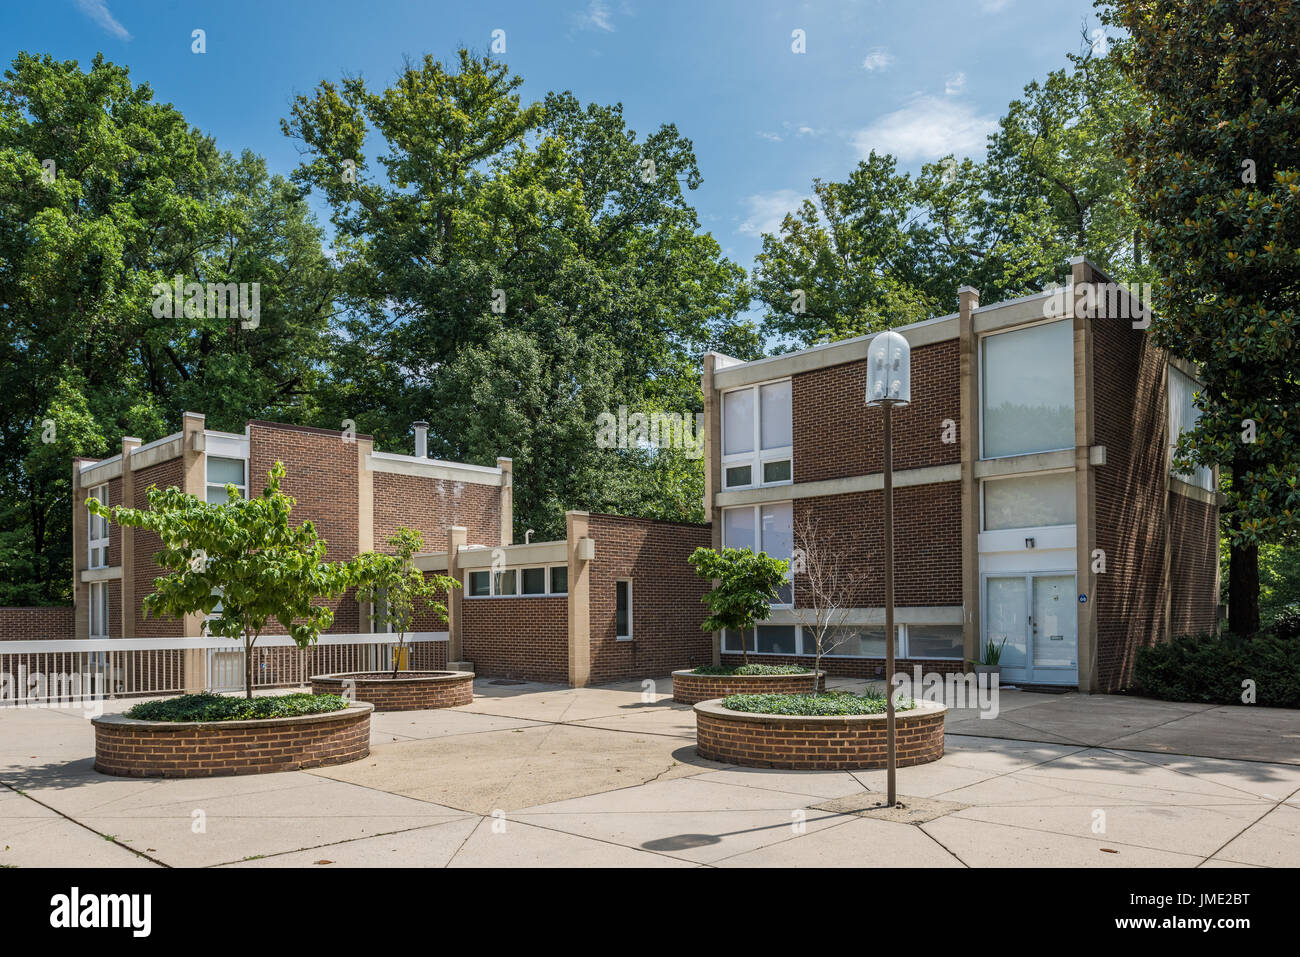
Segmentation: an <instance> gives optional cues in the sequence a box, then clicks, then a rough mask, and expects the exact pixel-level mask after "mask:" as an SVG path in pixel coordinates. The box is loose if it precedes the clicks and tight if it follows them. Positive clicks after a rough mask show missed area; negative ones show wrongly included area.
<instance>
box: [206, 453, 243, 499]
mask: <svg viewBox="0 0 1300 957" xmlns="http://www.w3.org/2000/svg"><path fill="white" fill-rule="evenodd" d="M227 485H233V486H235V487H236V488H237V489H238V490H239V494H240V496H241V497H242V498H247V497H248V488H247V485H246V483H245V481H244V460H243V459H227V458H221V457H219V456H215V455H209V456H208V482H207V487H208V495H207V500H208V504H210V505H224V504H225V503H226V502H228V501H229V500H230V498H229V496H228V495H227V494H226V486H227Z"/></svg>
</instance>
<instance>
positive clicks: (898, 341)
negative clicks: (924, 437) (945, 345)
mask: <svg viewBox="0 0 1300 957" xmlns="http://www.w3.org/2000/svg"><path fill="white" fill-rule="evenodd" d="M911 361H912V360H911V349H910V347H909V346H908V344H907V340H906V339H904V338H903V337H902V336H901V335H899V334H898V333H897V332H882V333H880V334H879V335H877V336H876V337H875V338H874V339H872V340H871V345H870V346H869V347H868V351H867V405H868V406H879V407H880V410H881V412H882V414H883V416H884V435H883V440H884V470H885V735H886V754H885V760H886V762H887V764H886V771H885V780H886V790H887V792H888V793H887V797H888V801H887V806H888V807H893V806H894V804H895V803H896V802H897V791H896V788H895V778H896V776H897V773H896V771H897V767H896V766H897V763H898V735H897V728H896V726H895V721H894V423H893V416H892V413H893V409H894V406H896V405H899V406H902V405H907V404H908V403H910V402H911V401H912V367H911Z"/></svg>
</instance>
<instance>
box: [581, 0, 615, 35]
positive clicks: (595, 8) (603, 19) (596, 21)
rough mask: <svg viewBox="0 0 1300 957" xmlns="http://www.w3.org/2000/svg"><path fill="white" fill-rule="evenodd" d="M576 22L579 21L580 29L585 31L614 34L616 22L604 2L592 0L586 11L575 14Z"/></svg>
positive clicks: (602, 0)
mask: <svg viewBox="0 0 1300 957" xmlns="http://www.w3.org/2000/svg"><path fill="white" fill-rule="evenodd" d="M574 20H575V21H577V24H578V27H579V28H580V29H583V30H604V31H605V32H606V33H613V32H614V20H613V18H612V17H611V16H610V12H609V5H608V4H606V3H605V2H604V0H591V2H590V3H588V4H587V9H586V10H584V11H583V12H582V13H578V14H574Z"/></svg>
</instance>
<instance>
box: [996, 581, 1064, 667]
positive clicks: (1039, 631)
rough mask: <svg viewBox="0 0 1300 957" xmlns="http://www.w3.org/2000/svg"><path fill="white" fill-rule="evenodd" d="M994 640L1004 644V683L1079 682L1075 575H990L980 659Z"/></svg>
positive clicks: (1001, 662)
mask: <svg viewBox="0 0 1300 957" xmlns="http://www.w3.org/2000/svg"><path fill="white" fill-rule="evenodd" d="M990 639H992V641H993V643H994V644H997V645H1002V658H1001V660H1000V662H999V663H1000V664H1001V665H1002V680H1003V681H1004V682H1007V683H1015V682H1022V683H1025V684H1068V685H1072V684H1077V683H1078V680H1079V662H1078V657H1079V627H1078V609H1077V608H1076V606H1075V594H1074V576H1073V575H1061V574H1051V575H1036V574H1023V575H989V576H988V577H986V578H985V579H984V634H983V640H982V641H981V643H980V653H981V659H982V656H983V652H984V648H985V647H986V646H987V644H988V642H989V640H990ZM1004 640H1005V642H1006V643H1005V644H1003V641H1004Z"/></svg>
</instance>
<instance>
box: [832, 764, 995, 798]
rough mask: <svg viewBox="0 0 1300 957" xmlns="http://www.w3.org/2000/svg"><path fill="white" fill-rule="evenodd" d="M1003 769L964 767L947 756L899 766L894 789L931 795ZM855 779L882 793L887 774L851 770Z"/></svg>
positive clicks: (920, 795)
mask: <svg viewBox="0 0 1300 957" xmlns="http://www.w3.org/2000/svg"><path fill="white" fill-rule="evenodd" d="M1002 773H1004V772H1002V771H998V770H991V769H990V770H982V769H978V768H964V767H960V766H958V765H956V764H953V763H951V762H950V761H948V759H947V758H945V759H943V760H941V761H937V762H935V763H934V764H919V765H917V766H915V767H911V768H899V769H898V770H897V772H896V774H897V781H896V784H897V789H898V792H899V793H901V794H912V795H915V796H916V797H924V798H932V797H937V796H939V795H941V794H948V793H952V792H955V791H957V790H958V789H960V788H964V787H967V786H969V785H971V784H976V783H978V782H980V781H986V780H988V779H989V778H992V777H997V776H998V775H1000V774H1002ZM853 776H854V778H855V779H856V780H857V781H858V782H859V783H860V784H861V785H862V786H863V787H865V788H867V789H868V790H870V791H871V792H873V793H876V794H879V793H884V792H885V791H886V790H887V788H888V781H887V775H886V773H885V771H884V770H878V771H854V772H853Z"/></svg>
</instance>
